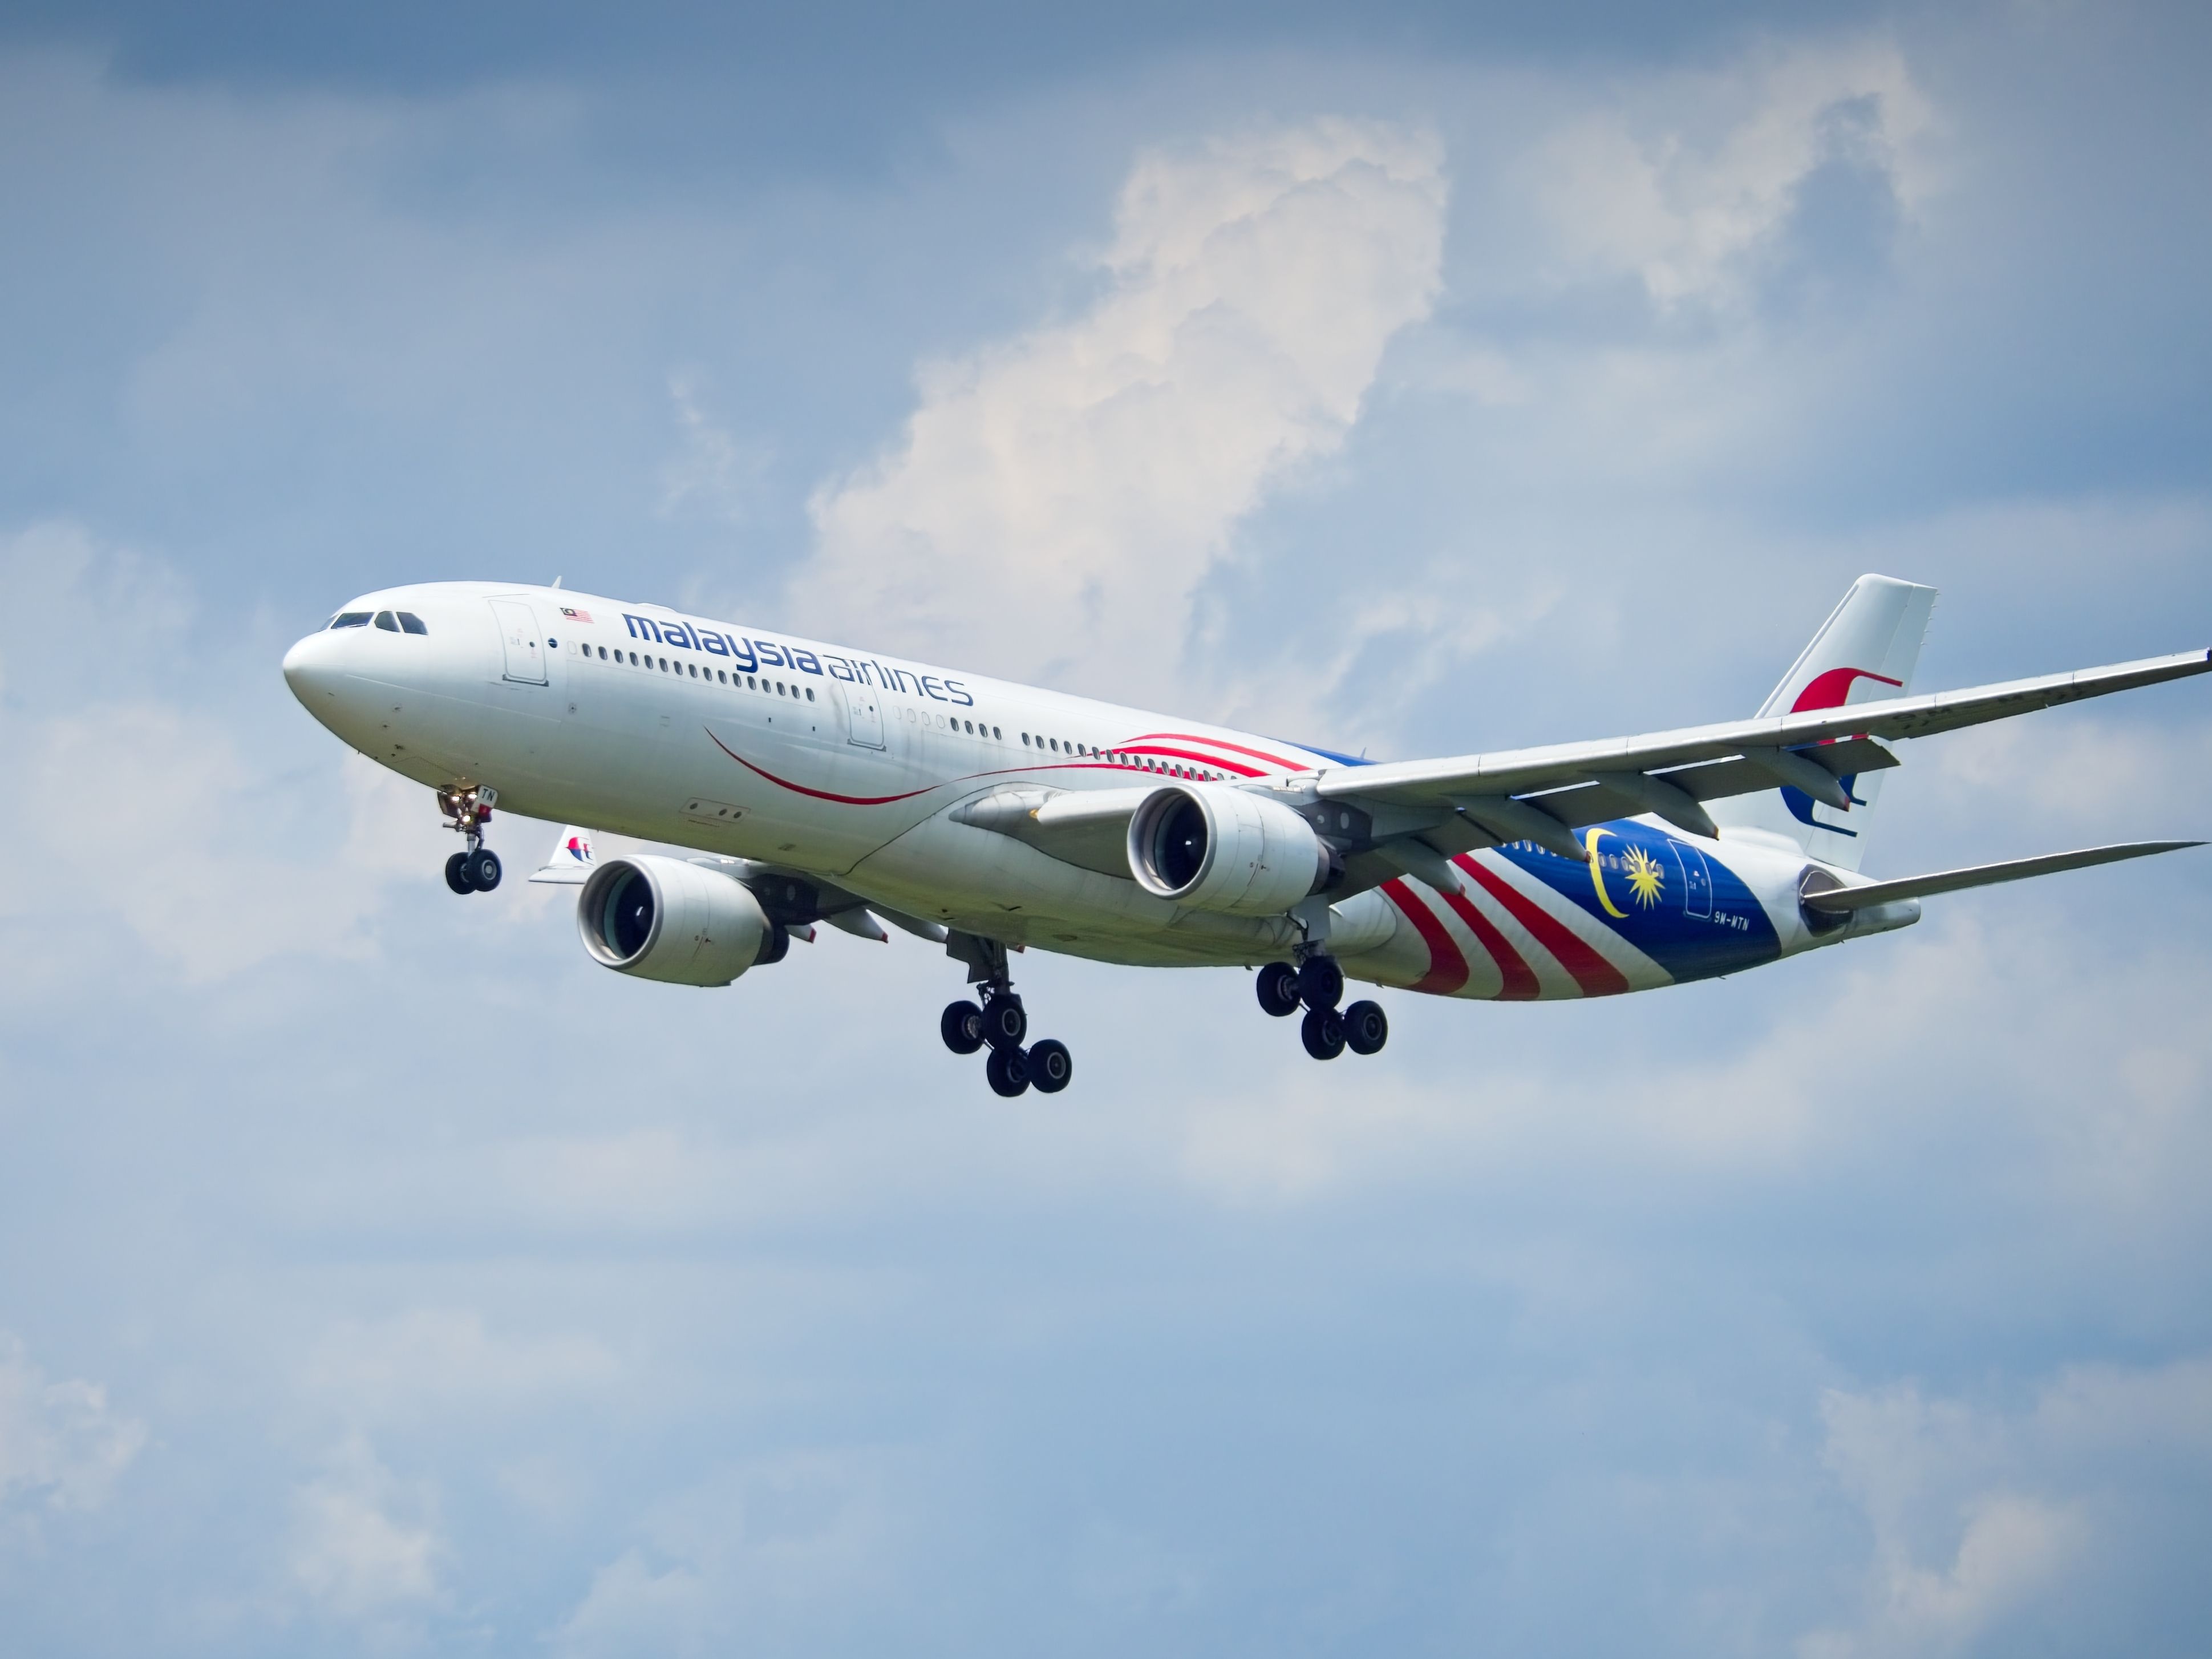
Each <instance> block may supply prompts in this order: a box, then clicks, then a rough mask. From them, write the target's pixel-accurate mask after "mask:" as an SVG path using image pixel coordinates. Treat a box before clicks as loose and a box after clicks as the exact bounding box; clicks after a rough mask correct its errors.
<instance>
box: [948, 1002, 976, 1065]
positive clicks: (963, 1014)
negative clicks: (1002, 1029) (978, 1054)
mask: <svg viewBox="0 0 2212 1659" xmlns="http://www.w3.org/2000/svg"><path fill="white" fill-rule="evenodd" d="M937 1034H938V1035H939V1036H941V1037H943V1038H944V1039H945V1047H946V1048H950V1049H951V1050H952V1052H953V1053H954V1054H974V1053H975V1051H976V1050H977V1049H978V1048H981V1047H982V1046H983V1011H982V1010H981V1008H978V1007H977V1006H975V1004H974V1003H972V1002H956V1003H953V1004H952V1005H951V1006H950V1007H948V1008H946V1009H945V1012H944V1014H943V1015H942V1016H941V1017H940V1018H939V1020H938V1022H937Z"/></svg>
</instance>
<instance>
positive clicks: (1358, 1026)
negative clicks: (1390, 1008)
mask: <svg viewBox="0 0 2212 1659" xmlns="http://www.w3.org/2000/svg"><path fill="white" fill-rule="evenodd" d="M1389 1040H1390V1018H1389V1015H1387V1014H1385V1013H1384V1012H1383V1005H1382V1004H1381V1003H1379V1002H1355V1003H1353V1004H1352V1006H1350V1007H1349V1008H1347V1009H1346V1010H1345V1011H1344V1046H1345V1047H1346V1048H1349V1049H1351V1050H1352V1053H1353V1054H1376V1053H1379V1052H1381V1050H1382V1048H1383V1044H1384V1043H1386V1042H1389Z"/></svg>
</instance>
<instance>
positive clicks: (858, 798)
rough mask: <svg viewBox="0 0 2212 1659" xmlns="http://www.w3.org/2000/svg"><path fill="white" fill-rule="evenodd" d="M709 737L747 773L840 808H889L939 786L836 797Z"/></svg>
mask: <svg viewBox="0 0 2212 1659" xmlns="http://www.w3.org/2000/svg"><path fill="white" fill-rule="evenodd" d="M707 736H708V740H709V741H711V742H712V743H713V744H714V747H715V748H717V749H719V750H721V751H722V752H723V753H724V754H726V755H727V756H728V757H730V758H731V759H732V760H733V761H735V762H737V763H738V765H740V766H742V767H744V769H745V770H746V771H748V772H751V773H754V774H757V775H759V776H761V777H763V778H766V779H767V780H768V781H769V782H770V783H772V784H774V785H775V787H777V788H779V789H788V790H790V791H791V793H793V794H794V795H811V796H812V797H813V798H814V799H816V800H834V801H836V803H837V804H838V805H840V806H889V805H890V804H891V803H892V802H893V801H900V800H912V799H914V798H915V796H916V795H926V794H927V793H929V791H930V790H931V789H934V788H936V787H937V786H936V785H935V784H931V785H929V786H928V787H927V788H923V789H909V790H908V791H907V792H906V793H904V794H903V795H834V794H832V793H829V791H828V790H827V789H809V788H808V787H806V786H805V784H803V783H793V781H791V780H790V779H788V778H780V777H778V776H776V775H775V773H773V772H768V771H763V770H762V769H760V768H759V767H757V766H755V765H754V764H753V763H751V762H750V761H749V760H747V759H746V758H745V757H744V756H743V755H740V754H739V753H738V751H737V750H734V749H732V748H731V747H730V745H729V744H726V743H724V742H723V741H722V740H721V739H720V738H718V737H715V736H714V733H713V732H708V733H707Z"/></svg>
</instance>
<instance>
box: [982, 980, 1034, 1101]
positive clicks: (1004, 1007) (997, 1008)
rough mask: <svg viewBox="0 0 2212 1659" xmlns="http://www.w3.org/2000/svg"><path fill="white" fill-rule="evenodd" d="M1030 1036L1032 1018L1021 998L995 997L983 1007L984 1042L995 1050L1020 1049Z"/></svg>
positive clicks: (1017, 1091)
mask: <svg viewBox="0 0 2212 1659" xmlns="http://www.w3.org/2000/svg"><path fill="white" fill-rule="evenodd" d="M1029 1034H1030V1017H1029V1016H1028V1015H1027V1014H1025V1013H1024V1012H1022V1000H1021V999H1020V998H1019V997H993V998H992V999H991V1000H990V1001H988V1002H987V1003H985V1004H984V1005H983V1041H984V1042H987V1043H989V1044H990V1045H991V1046H992V1047H993V1048H1020V1047H1021V1046H1022V1039H1023V1038H1024V1037H1025V1036H1028V1035H1029ZM1015 1092H1016V1093H1017V1094H1018V1093H1020V1092H1021V1091H1019V1090H1016V1091H1015Z"/></svg>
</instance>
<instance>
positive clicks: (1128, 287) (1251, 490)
mask: <svg viewBox="0 0 2212 1659" xmlns="http://www.w3.org/2000/svg"><path fill="white" fill-rule="evenodd" d="M1444 198H1445V180H1444V173H1443V157H1442V154H1441V150H1440V147H1439V145H1438V143H1437V141H1436V140H1435V139H1434V138H1433V137H1431V136H1429V135H1427V134H1425V133H1421V132H1415V131H1407V130H1404V129H1401V128H1397V127H1393V126H1389V125H1381V124H1376V123H1365V122H1355V121H1349V120H1340V119H1323V120H1317V121H1314V122H1311V123H1309V124H1307V125H1301V126H1293V127H1282V128H1278V129H1275V130H1273V131H1261V132H1254V133H1246V134H1243V135H1240V136H1237V137H1223V138H1217V139H1215V140H1213V141H1212V142H1211V143H1206V144H1204V145H1201V146H1199V147H1197V148H1194V149H1187V150H1178V151H1173V152H1170V151H1156V152H1153V153H1151V154H1148V155H1145V156H1144V157H1143V158H1142V159H1141V160H1140V161H1139V163H1138V165H1137V167H1136V168H1135V170H1134V172H1133V173H1132V174H1131V176H1130V178H1129V179H1128V180H1127V184H1126V185H1124V187H1123V189H1122V191H1121V201H1120V204H1119V207H1118V210H1117V212H1116V216H1115V235H1114V240H1113V242H1112V244H1111V246H1109V249H1108V250H1107V251H1106V252H1105V254H1104V255H1103V258H1101V260H1100V262H1099V269H1098V276H1099V281H1100V286H1101V292H1100V293H1099V295H1098V296H1097V299H1096V300H1095V301H1092V302H1091V305H1090V306H1089V307H1087V308H1086V309H1085V311H1083V313H1081V314H1080V315H1079V316H1077V317H1075V318H1073V319H1070V320H1068V321H1066V322H1060V323H1054V324H1049V325H1044V326H1042V327H1040V328H1038V329H1036V330H1035V331H1031V332H1030V333H1028V334H1026V335H1024V336H1022V337H1019V338H1017V339H1014V340H1012V341H1007V342H1004V343H1000V344H997V345H994V346H992V347H988V348H987V349H982V350H980V351H977V352H975V353H974V354H973V355H971V356H968V357H965V358H962V359H959V360H957V361H954V362H944V363H939V364H935V365H933V366H932V367H930V368H927V370H925V372H924V373H923V374H922V377H921V407H920V408H919V409H918V410H916V411H915V414H914V416H913V417H912V418H911V419H910V420H909V421H908V424H907V428H906V432H905V435H904V436H903V438H902V441H900V442H899V444H898V445H897V446H896V447H895V448H894V449H893V450H892V451H891V452H890V453H888V454H886V455H884V457H882V458H881V459H879V460H878V461H877V462H876V463H874V464H873V465H871V466H869V467H867V468H866V469H864V470H863V471H861V472H860V473H859V474H857V475H856V476H854V477H851V478H848V479H847V480H846V481H844V482H843V483H841V484H839V485H837V486H836V487H835V488H832V489H824V490H823V491H822V492H821V493H820V494H818V495H817V497H816V498H815V501H814V503H813V513H814V520H815V524H816V528H817V537H818V545H817V552H816V556H815V557H814V559H813V560H812V562H811V564H810V565H809V566H808V567H807V568H805V569H804V570H803V571H802V572H801V573H800V575H799V580H798V582H797V585H796V586H795V587H794V590H793V591H794V598H795V600H796V602H797V603H798V604H799V606H800V607H801V608H802V610H803V611H805V612H806V613H807V615H808V617H809V619H810V620H811V621H815V622H817V623H818V624H819V625H820V626H821V627H822V628H823V630H824V631H828V632H833V633H839V634H842V635H850V636H855V637H860V638H864V639H872V640H881V641H884V642H885V643H886V644H887V646H889V647H892V648H902V649H907V650H910V651H914V652H915V653H924V652H926V653H928V654H929V655H931V656H933V657H940V658H944V659H949V660H952V661H960V662H970V663H975V664H978V665H985V666H987V667H988V668H989V669H990V670H991V671H994V672H998V673H1002V674H1006V675H1011V676H1015V677H1020V678H1049V679H1052V680H1054V681H1055V682H1057V683H1059V684H1064V685H1067V686H1069V687H1070V688H1071V689H1079V688H1084V687H1090V688H1094V689H1104V688H1107V687H1113V688H1118V689H1119V690H1121V691H1122V692H1124V693H1125V694H1126V693H1127V691H1128V690H1129V689H1130V688H1131V687H1133V686H1142V685H1160V684H1163V683H1164V681H1166V680H1168V679H1170V678H1172V677H1173V676H1174V675H1175V673H1176V671H1177V668H1178V665H1179V663H1180V661H1181V659H1182V649H1183V644H1184V636H1185V630H1186V628H1187V626H1188V620H1189V611H1190V599H1191V595H1192V593H1193V592H1194V591H1195V589H1196V588H1197V586H1198V585H1199V583H1200V580H1202V579H1203V578H1204V576H1205V574H1206V570H1207V568H1208V567H1209V566H1210V565H1212V563H1213V562H1215V561H1217V560H1218V559H1219V558H1221V557H1222V556H1223V555H1224V553H1225V551H1226V550H1227V547H1228V539H1229V535H1230V532H1231V527H1232V526H1234V525H1235V523H1236V522H1237V520H1238V519H1239V518H1240V517H1241V516H1242V515H1243V514H1244V513H1248V512H1249V511H1250V510H1251V508H1252V507H1254V506H1255V504H1256V503H1257V502H1258V501H1260V500H1261V496H1262V495H1263V494H1264V493H1265V491H1266V490H1267V488H1268V487H1269V485H1270V484H1272V483H1274V482H1275V481H1277V480H1278V479H1279V478H1281V477H1284V476H1285V475H1286V474H1287V473H1288V472H1290V471H1291V470H1292V469H1295V468H1296V467H1297V466H1299V465H1302V464H1308V463H1310V462H1312V461H1314V460H1315V459H1318V458H1321V457H1323V456H1326V455H1328V454H1329V453H1333V452H1334V450H1336V449H1337V447H1339V446H1340V445H1341V443H1342V442H1343V441H1344V437H1345V435H1346V431H1347V430H1348V429H1349V428H1350V427H1351V425H1352V422H1353V421H1354V420H1356V419H1357V418H1358V413H1359V410H1360V404H1361V400H1362V399H1363V398H1364V396H1365V394H1366V392H1367V390H1368V387H1369V386H1370V384H1371V383H1372V381H1373V380H1374V377H1375V373H1376V366H1377V365H1378V363H1379V362H1380V361H1381V358H1382V354H1383V347H1384V346H1385V344H1386V343H1388V342H1389V339H1390V337H1391V336H1392V335H1394V334H1395V333H1396V332H1397V331H1399V330H1400V329H1401V328H1403V327H1405V326H1406V325H1407V324H1410V323H1413V322H1416V321H1418V320H1419V319H1422V318H1423V317H1425V316H1426V315H1427V314H1428V311H1429V307H1430V306H1431V303H1432V302H1433V301H1434V299H1435V296H1436V294H1437V288H1438V283H1439V280H1440V278H1439V267H1440V260H1441V256H1442V247H1443V214H1444Z"/></svg>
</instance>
